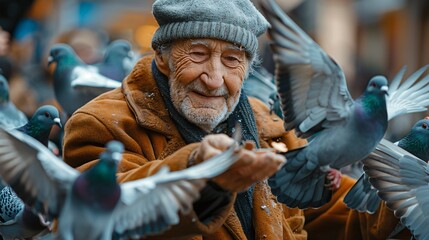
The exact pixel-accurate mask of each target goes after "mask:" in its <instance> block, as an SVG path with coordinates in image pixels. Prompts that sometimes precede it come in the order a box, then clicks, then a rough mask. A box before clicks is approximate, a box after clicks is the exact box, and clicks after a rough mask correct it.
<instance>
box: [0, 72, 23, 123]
mask: <svg viewBox="0 0 429 240" xmlns="http://www.w3.org/2000/svg"><path fill="white" fill-rule="evenodd" d="M27 122H28V119H27V117H26V116H25V114H24V113H23V112H21V111H20V110H19V109H18V108H16V106H15V105H14V104H13V103H12V102H11V101H10V100H9V84H8V83H7V80H6V79H5V78H4V77H3V76H2V75H0V127H2V128H6V129H13V128H17V127H20V126H22V125H24V124H26V123H27Z"/></svg>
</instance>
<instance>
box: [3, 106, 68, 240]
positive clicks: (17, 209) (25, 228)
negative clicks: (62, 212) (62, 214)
mask: <svg viewBox="0 0 429 240" xmlns="http://www.w3.org/2000/svg"><path fill="white" fill-rule="evenodd" d="M53 125H59V126H60V127H61V123H60V118H59V112H58V110H57V109H56V108H55V107H54V106H51V105H45V106H42V107H40V108H38V109H37V110H36V112H35V113H34V114H33V116H32V117H31V119H30V121H29V122H28V123H27V124H25V125H24V126H22V127H20V128H17V130H18V131H21V132H23V133H26V134H27V135H29V136H31V137H33V138H35V139H36V140H37V141H39V142H40V143H42V144H43V145H45V146H46V147H47V146H48V141H49V134H50V132H51V128H52V126H53ZM1 186H2V187H4V188H3V190H2V192H1V194H0V201H1V202H2V204H1V206H0V207H1V208H8V209H10V211H9V212H8V214H9V216H8V217H7V219H11V218H13V221H8V220H6V222H3V223H0V235H3V238H6V239H15V238H19V239H21V238H30V237H33V236H35V235H38V234H40V233H41V232H45V231H46V230H47V226H48V221H47V220H45V219H44V218H43V217H42V216H39V215H37V214H34V213H33V212H32V211H31V208H30V207H28V206H26V205H24V203H23V202H22V200H21V199H19V197H18V196H16V194H15V192H13V190H12V189H10V187H9V186H4V185H1ZM2 212H4V213H6V212H5V211H2ZM1 219H3V220H5V218H4V217H2V218H1ZM1 219H0V220H1ZM1 225H4V226H1Z"/></svg>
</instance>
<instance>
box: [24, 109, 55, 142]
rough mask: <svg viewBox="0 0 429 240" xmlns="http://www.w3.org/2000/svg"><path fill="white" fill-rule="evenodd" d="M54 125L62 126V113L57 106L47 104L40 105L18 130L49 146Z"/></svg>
mask: <svg viewBox="0 0 429 240" xmlns="http://www.w3.org/2000/svg"><path fill="white" fill-rule="evenodd" d="M54 125H57V126H58V127H60V128H61V127H62V125H61V120H60V113H59V112H58V109H57V108H56V107H54V106H52V105H45V106H41V107H39V108H38V109H37V110H36V112H35V113H34V114H33V116H32V117H31V119H30V121H28V123H27V124H25V125H24V126H22V127H19V128H17V130H18V131H21V132H23V133H26V134H28V135H30V136H31V137H33V138H35V139H36V140H37V141H39V142H41V143H42V144H43V145H45V146H46V147H48V143H49V134H50V133H51V129H52V127H53V126H54Z"/></svg>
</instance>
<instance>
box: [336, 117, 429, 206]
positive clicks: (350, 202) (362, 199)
mask: <svg viewBox="0 0 429 240" xmlns="http://www.w3.org/2000/svg"><path fill="white" fill-rule="evenodd" d="M396 144H397V145H398V146H399V147H400V148H402V149H404V150H406V151H407V152H409V153H411V154H413V155H414V156H416V157H418V158H420V159H422V160H424V161H426V162H427V161H428V160H429V119H422V120H419V121H417V122H416V123H415V124H414V126H413V127H412V128H411V130H410V132H409V133H408V134H407V135H406V136H405V137H404V138H402V139H401V140H399V141H398V142H397V143H396ZM373 154H377V150H376V151H375V152H374V153H371V154H370V155H369V156H368V158H372V155H373ZM380 202H381V199H380V198H379V197H378V196H377V189H375V188H374V187H373V186H372V185H371V184H370V182H369V177H368V175H366V174H365V173H364V174H362V176H361V177H360V178H359V180H358V181H357V182H356V183H355V185H354V186H353V187H352V188H351V189H350V190H349V192H348V193H347V195H346V196H345V197H344V203H345V204H346V205H347V206H348V207H349V208H352V209H356V210H358V211H360V212H368V213H374V212H375V211H376V210H377V209H378V207H379V206H380Z"/></svg>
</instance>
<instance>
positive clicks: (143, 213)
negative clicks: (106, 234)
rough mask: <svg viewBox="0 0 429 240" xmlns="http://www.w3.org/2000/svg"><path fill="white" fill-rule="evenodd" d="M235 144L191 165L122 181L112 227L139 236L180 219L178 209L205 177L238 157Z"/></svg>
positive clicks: (187, 208)
mask: <svg viewBox="0 0 429 240" xmlns="http://www.w3.org/2000/svg"><path fill="white" fill-rule="evenodd" d="M235 148H236V144H233V145H232V146H231V147H229V148H228V150H226V151H224V152H222V153H220V154H218V155H216V156H214V157H213V158H211V159H209V160H207V161H205V162H203V163H200V164H197V165H195V166H193V167H190V168H187V169H184V170H181V171H175V172H169V171H168V169H166V168H164V169H162V170H160V171H159V172H158V173H157V174H155V175H153V176H150V177H148V178H144V179H140V180H136V181H132V182H127V183H124V184H122V185H121V188H122V195H121V201H120V205H119V206H118V207H116V208H115V213H114V215H113V218H114V220H113V221H114V229H115V230H114V231H115V234H116V235H119V236H121V237H132V238H140V237H143V236H146V235H149V234H154V233H158V232H162V231H164V230H166V229H168V228H169V227H170V226H171V225H174V224H177V223H179V212H185V213H186V212H189V211H190V209H191V208H192V204H193V202H194V201H195V200H197V199H198V198H199V192H200V190H201V189H202V188H203V187H204V186H205V183H206V179H210V178H213V177H215V176H217V175H219V174H221V173H223V172H224V171H226V170H227V169H228V168H229V167H230V166H231V165H232V164H233V163H234V162H235V161H236V160H237V158H238V156H237V154H236V151H235Z"/></svg>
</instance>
